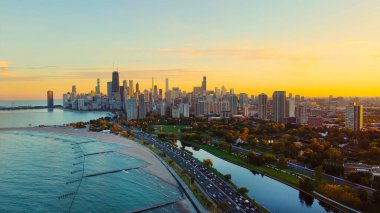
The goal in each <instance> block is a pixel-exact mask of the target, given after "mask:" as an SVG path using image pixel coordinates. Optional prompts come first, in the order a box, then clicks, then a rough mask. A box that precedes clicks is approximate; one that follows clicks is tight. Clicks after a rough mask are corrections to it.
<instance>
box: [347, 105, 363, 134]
mask: <svg viewBox="0 0 380 213" xmlns="http://www.w3.org/2000/svg"><path fill="white" fill-rule="evenodd" d="M346 127H347V128H349V129H351V130H353V131H360V130H361V129H363V105H356V103H353V104H352V105H350V106H347V107H346Z"/></svg>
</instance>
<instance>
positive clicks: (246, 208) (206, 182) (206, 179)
mask: <svg viewBox="0 0 380 213" xmlns="http://www.w3.org/2000/svg"><path fill="white" fill-rule="evenodd" d="M133 132H134V134H135V137H136V138H138V139H140V140H143V141H146V142H148V143H150V144H152V145H154V146H155V147H156V148H158V149H159V150H161V151H162V152H164V153H165V154H166V155H168V156H169V157H170V158H171V159H172V160H173V161H175V162H176V163H177V164H178V165H180V166H181V167H182V168H187V169H188V171H189V173H191V175H192V176H194V178H195V181H196V182H197V183H198V184H199V185H200V186H201V187H202V188H203V190H204V191H205V192H206V193H207V195H208V196H209V197H210V198H211V199H212V200H213V201H214V202H215V203H220V202H226V203H228V204H229V206H230V207H229V209H227V210H225V212H246V213H250V212H260V210H258V209H257V208H256V207H255V206H254V205H253V204H252V203H251V202H250V201H249V200H247V199H246V198H244V197H243V196H242V195H241V194H239V193H238V192H237V191H236V190H235V188H234V187H233V186H231V185H230V184H229V183H227V182H226V181H224V180H223V179H221V178H219V177H218V176H217V175H216V174H214V172H212V171H211V170H210V169H209V168H207V167H206V166H204V165H202V164H201V163H199V162H198V161H197V160H196V159H194V158H193V157H192V156H191V155H189V154H188V153H186V152H184V151H182V150H180V149H178V148H177V147H173V146H171V145H170V144H168V143H165V142H163V141H161V140H158V139H155V138H153V137H152V136H150V135H148V134H146V133H144V132H141V131H133Z"/></svg>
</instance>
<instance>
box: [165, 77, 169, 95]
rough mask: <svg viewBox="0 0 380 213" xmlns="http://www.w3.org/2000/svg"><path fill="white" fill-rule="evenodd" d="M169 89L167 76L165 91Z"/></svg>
mask: <svg viewBox="0 0 380 213" xmlns="http://www.w3.org/2000/svg"><path fill="white" fill-rule="evenodd" d="M167 91H169V78H166V79H165V92H167Z"/></svg>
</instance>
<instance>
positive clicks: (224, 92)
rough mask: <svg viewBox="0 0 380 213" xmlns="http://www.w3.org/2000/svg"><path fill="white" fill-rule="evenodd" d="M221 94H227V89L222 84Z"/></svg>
mask: <svg viewBox="0 0 380 213" xmlns="http://www.w3.org/2000/svg"><path fill="white" fill-rule="evenodd" d="M221 92H222V96H225V95H226V94H227V90H226V88H225V87H224V86H222V91H221Z"/></svg>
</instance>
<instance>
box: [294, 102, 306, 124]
mask: <svg viewBox="0 0 380 213" xmlns="http://www.w3.org/2000/svg"><path fill="white" fill-rule="evenodd" d="M307 111H308V110H307V106H305V105H298V106H297V107H296V112H295V116H296V121H297V123H298V124H307V121H308V118H309V115H308V112H307Z"/></svg>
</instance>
